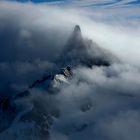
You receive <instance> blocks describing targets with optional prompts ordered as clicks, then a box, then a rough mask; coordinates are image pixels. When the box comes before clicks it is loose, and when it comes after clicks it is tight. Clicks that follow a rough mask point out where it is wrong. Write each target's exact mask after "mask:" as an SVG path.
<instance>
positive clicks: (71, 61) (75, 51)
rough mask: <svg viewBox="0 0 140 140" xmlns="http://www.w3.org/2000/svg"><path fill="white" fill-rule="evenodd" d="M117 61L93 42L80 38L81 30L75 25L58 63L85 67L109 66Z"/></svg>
mask: <svg viewBox="0 0 140 140" xmlns="http://www.w3.org/2000/svg"><path fill="white" fill-rule="evenodd" d="M113 61H117V59H116V58H115V57H114V56H113V55H112V54H111V53H110V52H108V51H107V50H105V49H103V48H101V47H99V46H98V45H97V44H96V43H95V42H93V41H92V40H90V39H87V38H84V37H83V36H82V32H81V28H80V26H79V25H76V26H75V28H74V31H73V33H72V35H71V37H70V39H69V40H68V42H67V43H66V45H65V46H64V50H63V51H62V53H61V55H60V58H59V59H58V63H60V64H61V65H62V66H66V65H71V66H78V65H83V66H87V67H92V66H94V65H96V66H109V65H111V64H112V62H113Z"/></svg>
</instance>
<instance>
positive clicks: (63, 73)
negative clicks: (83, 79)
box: [0, 25, 117, 138]
mask: <svg viewBox="0 0 140 140" xmlns="http://www.w3.org/2000/svg"><path fill="white" fill-rule="evenodd" d="M116 60H117V59H116V57H114V56H113V55H112V54H111V53H110V52H108V51H106V50H104V49H102V48H100V47H99V46H98V45H97V44H96V43H94V42H93V41H92V40H89V39H86V38H84V37H83V36H82V32H81V29H80V26H79V25H76V26H75V28H74V30H73V32H72V35H71V36H70V38H69V40H68V41H67V43H66V44H65V46H64V49H63V50H62V52H61V54H60V55H59V57H58V60H57V61H56V64H57V65H58V70H56V71H55V73H53V74H50V75H44V76H43V77H41V78H40V79H36V81H33V82H32V83H31V84H30V85H29V86H28V88H27V89H25V91H21V92H18V93H17V94H16V96H14V97H13V98H8V97H5V98H0V117H1V118H0V119H1V120H2V118H4V119H3V123H1V124H0V132H2V131H4V130H6V129H8V128H9V127H10V126H11V124H12V122H13V121H14V120H15V119H16V118H18V119H19V121H21V122H24V121H26V120H28V121H29V122H32V121H33V122H34V123H35V124H36V127H37V131H38V133H40V135H41V137H44V138H46V137H47V136H48V135H49V128H50V125H51V124H52V123H53V122H52V116H53V117H56V116H57V117H58V116H59V108H57V105H56V104H54V105H52V103H53V102H54V99H53V102H51V100H50V96H51V99H52V97H54V96H55V94H53V93H58V92H59V89H60V88H61V87H62V85H66V86H67V85H69V84H70V79H71V78H73V76H74V75H73V72H72V71H73V69H74V68H75V67H77V66H84V67H88V68H92V67H93V66H105V67H108V66H110V65H111V64H112V63H113V62H114V61H116ZM64 87H65V86H63V88H64ZM36 89H37V90H40V89H41V91H45V93H47V94H43V96H38V97H37V98H33V99H32V100H30V97H31V96H32V95H33V94H34V91H35V90H36ZM48 93H50V94H48ZM25 98H26V102H24V100H25ZM17 100H19V101H18V102H19V103H20V102H22V104H25V109H24V110H19V107H17V104H15V102H16V101H17ZM26 104H32V108H28V107H26ZM80 106H81V108H80V109H81V111H86V110H88V109H90V108H91V106H92V104H91V103H90V102H89V101H88V102H87V100H86V101H83V103H82V105H80ZM25 110H26V111H25ZM21 112H22V113H21ZM19 114H20V117H19ZM84 127H85V125H84Z"/></svg>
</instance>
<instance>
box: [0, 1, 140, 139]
mask: <svg viewBox="0 0 140 140" xmlns="http://www.w3.org/2000/svg"><path fill="white" fill-rule="evenodd" d="M97 13H98V12H97ZM99 15H101V16H100V18H101V17H104V14H103V15H102V14H101V13H100V12H99ZM122 18H123V17H122ZM118 23H119V25H118V24H116V21H111V22H106V21H105V20H104V19H102V18H101V20H97V18H96V17H95V16H94V18H93V17H91V14H89V15H88V16H87V13H86V12H85V11H80V12H79V11H77V10H75V9H65V8H61V9H60V8H58V7H51V6H46V5H34V4H31V3H25V4H21V3H16V2H14V3H13V2H1V3H0V79H1V82H0V95H1V97H2V96H6V97H7V96H8V97H12V96H13V95H14V94H16V93H17V92H19V91H23V90H25V89H26V88H27V87H28V86H29V85H30V84H31V83H32V82H33V81H34V80H36V79H38V78H39V77H41V76H42V75H44V74H50V73H53V72H54V71H56V70H57V69H58V68H59V66H58V63H59V62H58V61H57V59H58V57H59V56H60V55H61V54H62V53H63V49H64V47H65V45H66V43H67V41H68V40H69V37H70V36H71V34H72V32H73V28H74V26H75V25H76V24H79V25H80V26H81V29H82V34H83V36H84V38H90V39H92V40H93V41H94V42H95V43H97V44H98V45H99V46H101V48H103V49H102V50H104V49H105V50H109V51H110V52H111V53H113V54H114V55H116V56H115V57H117V58H118V59H119V62H118V61H113V63H112V64H111V65H110V66H107V67H106V66H96V65H93V66H92V67H90V68H89V67H87V66H83V65H78V66H77V67H74V69H73V77H72V78H71V79H70V80H69V83H70V84H68V85H63V84H62V86H61V87H60V89H59V90H58V91H57V93H56V94H53V95H51V94H48V92H47V91H45V90H44V89H40V88H36V89H33V90H31V91H30V92H31V96H30V97H27V98H25V99H21V100H20V101H17V102H16V103H15V104H16V105H17V109H16V111H15V112H16V113H17V114H16V116H14V115H13V116H12V114H10V115H9V112H8V113H5V114H4V115H5V118H6V119H3V118H2V117H1V120H3V124H2V125H1V127H0V128H1V129H0V131H1V133H0V139H4V140H8V139H9V138H10V139H11V140H12V139H13V140H14V139H15V136H16V139H18V140H22V139H25V140H29V139H40V140H44V139H51V140H56V139H57V140H59V139H60V140H77V139H82V140H85V139H88V140H92V139H95V140H106V139H107V140H112V139H113V140H117V139H120V140H129V139H130V140H131V139H134V140H139V138H140V135H139V131H138V130H139V128H140V119H139V114H140V112H139V109H140V103H139V101H140V94H139V91H140V65H139V59H140V58H139V54H140V50H139V45H140V44H139V35H140V30H139V29H140V28H139V25H137V22H136V23H135V24H136V25H137V26H136V29H135V28H134V27H133V26H132V24H127V23H128V22H126V21H125V22H122V21H120V22H118ZM129 23H130V22H129ZM91 50H92V51H93V52H94V47H93V48H91ZM76 51H77V50H76ZM66 54H67V53H66ZM66 54H63V55H66ZM93 54H94V53H93ZM67 55H68V54H67ZM109 55H110V53H109ZM111 55H112V54H111ZM71 56H74V54H73V52H71V55H70V57H71ZM72 58H73V57H72ZM74 58H77V56H76V57H75V56H74ZM60 61H61V59H60ZM62 61H63V60H62ZM1 114H2V112H1ZM13 114H14V113H13ZM1 116H2V115H1ZM9 118H12V119H9ZM8 121H10V122H11V123H10V125H8ZM4 123H5V124H4ZM48 128H49V129H48Z"/></svg>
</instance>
